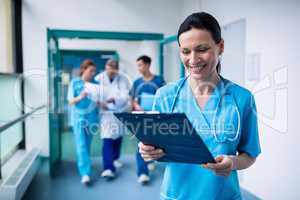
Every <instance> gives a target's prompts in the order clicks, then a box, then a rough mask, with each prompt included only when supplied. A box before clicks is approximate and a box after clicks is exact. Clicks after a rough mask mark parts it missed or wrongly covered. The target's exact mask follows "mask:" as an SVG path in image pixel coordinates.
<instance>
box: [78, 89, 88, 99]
mask: <svg viewBox="0 0 300 200" xmlns="http://www.w3.org/2000/svg"><path fill="white" fill-rule="evenodd" d="M88 94H89V93H87V92H86V91H82V92H81V93H80V95H79V99H80V100H81V99H83V98H85V97H87V96H88Z"/></svg>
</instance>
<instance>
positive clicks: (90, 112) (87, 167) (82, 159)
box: [68, 60, 99, 184]
mask: <svg viewBox="0 0 300 200" xmlns="http://www.w3.org/2000/svg"><path fill="white" fill-rule="evenodd" d="M95 73H96V65H95V63H94V62H93V61H92V60H84V61H83V62H82V63H81V65H80V71H79V76H80V77H77V78H75V79H73V80H72V81H71V83H70V85H69V89H68V102H69V104H70V105H71V123H72V128H73V132H74V136H75V144H76V152H77V166H78V169H79V173H80V175H81V182H82V183H83V184H88V183H89V182H90V180H91V179H90V175H91V160H90V146H91V141H92V136H93V134H94V132H95V133H96V132H97V128H98V124H99V119H98V107H97V102H96V101H95V100H93V99H92V98H91V95H90V94H89V92H88V91H87V90H86V87H85V84H90V81H92V80H93V78H94V75H95Z"/></svg>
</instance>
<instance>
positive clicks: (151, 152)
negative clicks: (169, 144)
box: [138, 142, 165, 161]
mask: <svg viewBox="0 0 300 200" xmlns="http://www.w3.org/2000/svg"><path fill="white" fill-rule="evenodd" d="M138 146H139V152H140V154H141V156H142V157H143V159H144V160H145V161H151V160H157V159H159V158H161V157H163V156H164V155H165V153H164V151H163V150H162V149H157V148H155V147H154V146H151V145H145V144H143V143H142V142H139V144H138Z"/></svg>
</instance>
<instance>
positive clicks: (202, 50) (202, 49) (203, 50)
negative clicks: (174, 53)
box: [196, 48, 209, 53]
mask: <svg viewBox="0 0 300 200" xmlns="http://www.w3.org/2000/svg"><path fill="white" fill-rule="evenodd" d="M208 49H209V48H199V49H196V51H197V52H200V53H204V52H206V51H207V50H208Z"/></svg>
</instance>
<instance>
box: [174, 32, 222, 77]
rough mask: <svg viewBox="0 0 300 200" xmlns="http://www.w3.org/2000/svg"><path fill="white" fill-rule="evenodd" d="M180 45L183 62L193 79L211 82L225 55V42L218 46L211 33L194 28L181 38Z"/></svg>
mask: <svg viewBox="0 0 300 200" xmlns="http://www.w3.org/2000/svg"><path fill="white" fill-rule="evenodd" d="M179 44H180V57H181V60H182V62H183V64H184V65H185V67H186V69H187V70H188V72H189V74H190V77H191V78H192V79H196V80H205V81H209V80H210V78H211V77H212V76H214V75H217V70H216V66H217V64H218V62H219V55H221V54H222V53H223V49H224V42H223V40H221V42H219V43H218V44H216V43H215V41H214V40H213V38H212V36H211V34H210V32H208V31H207V30H205V29H197V28H192V29H191V30H189V31H186V32H184V33H182V34H181V35H180V36H179Z"/></svg>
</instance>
